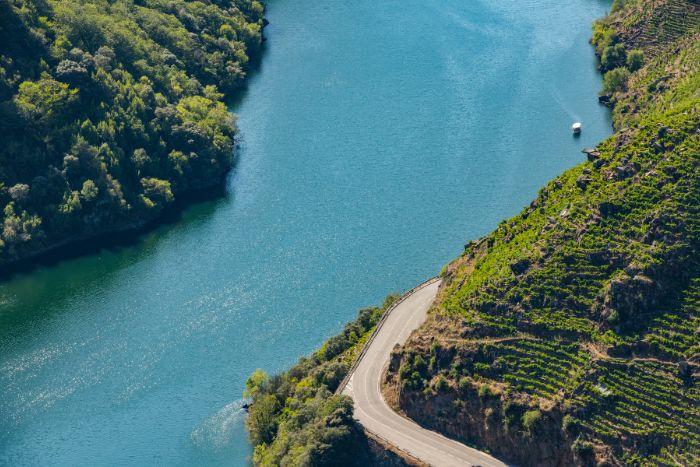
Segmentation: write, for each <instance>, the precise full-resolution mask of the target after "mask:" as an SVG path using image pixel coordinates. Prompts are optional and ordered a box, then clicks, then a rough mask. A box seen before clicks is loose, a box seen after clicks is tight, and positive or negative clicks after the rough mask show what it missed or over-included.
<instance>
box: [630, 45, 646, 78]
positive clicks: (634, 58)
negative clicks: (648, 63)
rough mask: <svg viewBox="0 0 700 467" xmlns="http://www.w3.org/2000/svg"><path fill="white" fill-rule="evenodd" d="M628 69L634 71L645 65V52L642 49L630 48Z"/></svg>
mask: <svg viewBox="0 0 700 467" xmlns="http://www.w3.org/2000/svg"><path fill="white" fill-rule="evenodd" d="M626 64H627V69H628V70H629V71H631V72H632V73H634V72H635V71H637V70H639V69H640V68H641V67H642V66H643V65H644V52H642V51H641V50H630V52H629V53H628V54H627V62H626Z"/></svg>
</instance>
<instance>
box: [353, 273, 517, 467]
mask: <svg viewBox="0 0 700 467" xmlns="http://www.w3.org/2000/svg"><path fill="white" fill-rule="evenodd" d="M439 286H440V281H439V280H435V281H433V282H428V283H426V284H425V285H424V286H423V287H419V288H417V289H415V290H413V291H412V292H410V293H409V294H408V295H406V296H405V297H404V299H403V301H401V302H400V303H399V304H398V305H397V306H396V307H394V308H393V309H391V310H390V312H389V315H388V316H387V317H386V318H385V319H384V320H383V321H382V322H381V323H380V327H379V328H378V330H377V331H376V333H375V334H374V336H373V339H372V340H371V342H370V343H369V346H368V347H367V348H366V349H365V352H364V353H363V355H362V356H361V357H360V361H359V363H358V364H357V366H356V368H355V370H354V372H353V373H352V375H351V376H350V378H349V380H348V382H347V385H346V386H345V387H344V388H343V389H342V393H343V394H347V395H349V396H350V397H352V399H353V401H354V402H355V418H357V420H358V421H359V422H360V423H361V424H362V425H363V426H364V427H365V429H367V430H369V431H370V432H372V433H374V434H375V435H377V436H379V437H380V438H383V439H384V440H386V441H388V442H389V443H391V444H392V445H394V446H396V447H398V448H399V449H401V450H403V451H405V452H407V453H408V454H410V455H412V456H413V457H415V458H417V459H419V460H421V461H423V462H425V463H426V464H429V465H431V466H435V467H443V466H445V467H447V466H449V467H452V466H468V465H471V466H483V467H496V466H499V467H500V466H505V465H506V464H504V463H503V462H501V461H499V460H497V459H495V458H493V457H491V456H490V455H488V454H486V453H483V452H481V451H478V450H476V449H473V448H470V447H468V446H465V445H463V444H461V443H458V442H457V441H454V440H451V439H448V438H446V437H444V436H442V435H441V434H438V433H436V432H434V431H430V430H427V429H425V428H423V427H421V426H419V425H418V424H417V423H415V422H413V421H411V420H408V419H406V418H404V417H402V416H400V415H399V414H397V413H396V412H394V411H393V410H392V409H391V407H389V405H388V404H387V403H386V402H385V401H384V397H382V394H381V391H380V382H381V378H382V375H383V373H384V369H385V368H386V366H387V364H388V362H389V356H390V354H391V350H392V349H393V348H394V345H395V344H397V343H401V344H402V343H404V342H405V341H406V339H407V338H408V336H409V335H410V334H411V332H412V331H413V330H414V329H416V328H417V327H418V326H420V325H421V324H422V323H423V321H425V318H426V313H427V311H428V309H429V308H430V305H431V304H432V303H433V300H435V296H436V295H437V291H438V288H439Z"/></svg>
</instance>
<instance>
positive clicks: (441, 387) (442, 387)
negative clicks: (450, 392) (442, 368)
mask: <svg viewBox="0 0 700 467" xmlns="http://www.w3.org/2000/svg"><path fill="white" fill-rule="evenodd" d="M449 387H450V385H449V383H448V382H447V380H446V379H445V377H444V376H442V375H439V376H438V377H437V379H436V380H435V390H436V391H437V392H445V391H446V390H447V389H448V388H449Z"/></svg>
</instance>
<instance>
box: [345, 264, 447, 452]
mask: <svg viewBox="0 0 700 467" xmlns="http://www.w3.org/2000/svg"><path fill="white" fill-rule="evenodd" d="M440 280H442V278H441V277H440V276H435V277H431V278H430V279H428V280H426V281H423V282H421V283H420V284H418V285H417V286H415V287H413V288H412V289H410V290H408V291H406V292H404V293H403V295H401V297H399V299H398V300H396V301H395V302H394V303H392V304H391V306H390V307H389V309H388V310H386V311H385V312H384V314H383V315H382V317H381V318H379V321H378V322H377V325H376V326H375V327H374V331H372V334H370V336H369V338H368V339H367V342H365V345H364V346H362V350H361V351H360V354H359V355H358V356H357V358H356V359H355V361H354V362H352V365H351V366H350V369H349V370H348V373H347V374H346V375H345V378H343V380H342V381H341V382H340V384H339V385H338V388H337V389H336V390H335V393H336V394H342V392H343V391H344V390H345V386H347V385H348V382H350V378H352V375H353V373H355V370H357V366H358V365H359V364H360V362H361V361H362V358H363V357H364V356H365V354H366V353H367V349H369V346H370V345H372V342H373V341H374V338H375V337H376V336H377V334H378V333H379V330H380V329H381V328H382V326H383V325H384V323H385V322H386V320H387V318H389V315H390V314H391V312H392V311H394V310H395V309H396V307H398V306H399V305H400V304H401V303H402V302H403V301H404V300H406V299H407V298H408V297H410V296H411V295H413V294H414V293H416V292H418V291H419V290H420V289H422V288H424V287H427V286H429V285H430V284H433V283H435V282H437V281H440ZM380 438H381V436H380Z"/></svg>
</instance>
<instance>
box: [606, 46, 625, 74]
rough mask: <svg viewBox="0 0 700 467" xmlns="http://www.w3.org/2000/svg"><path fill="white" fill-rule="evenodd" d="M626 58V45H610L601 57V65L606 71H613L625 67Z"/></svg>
mask: <svg viewBox="0 0 700 467" xmlns="http://www.w3.org/2000/svg"><path fill="white" fill-rule="evenodd" d="M626 58H627V54H626V53H625V46H624V45H622V44H615V45H610V46H608V47H606V48H605V49H604V50H603V54H602V55H601V56H600V64H601V65H603V69H604V70H612V69H613V68H617V67H620V66H623V65H624V64H625V59H626Z"/></svg>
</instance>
